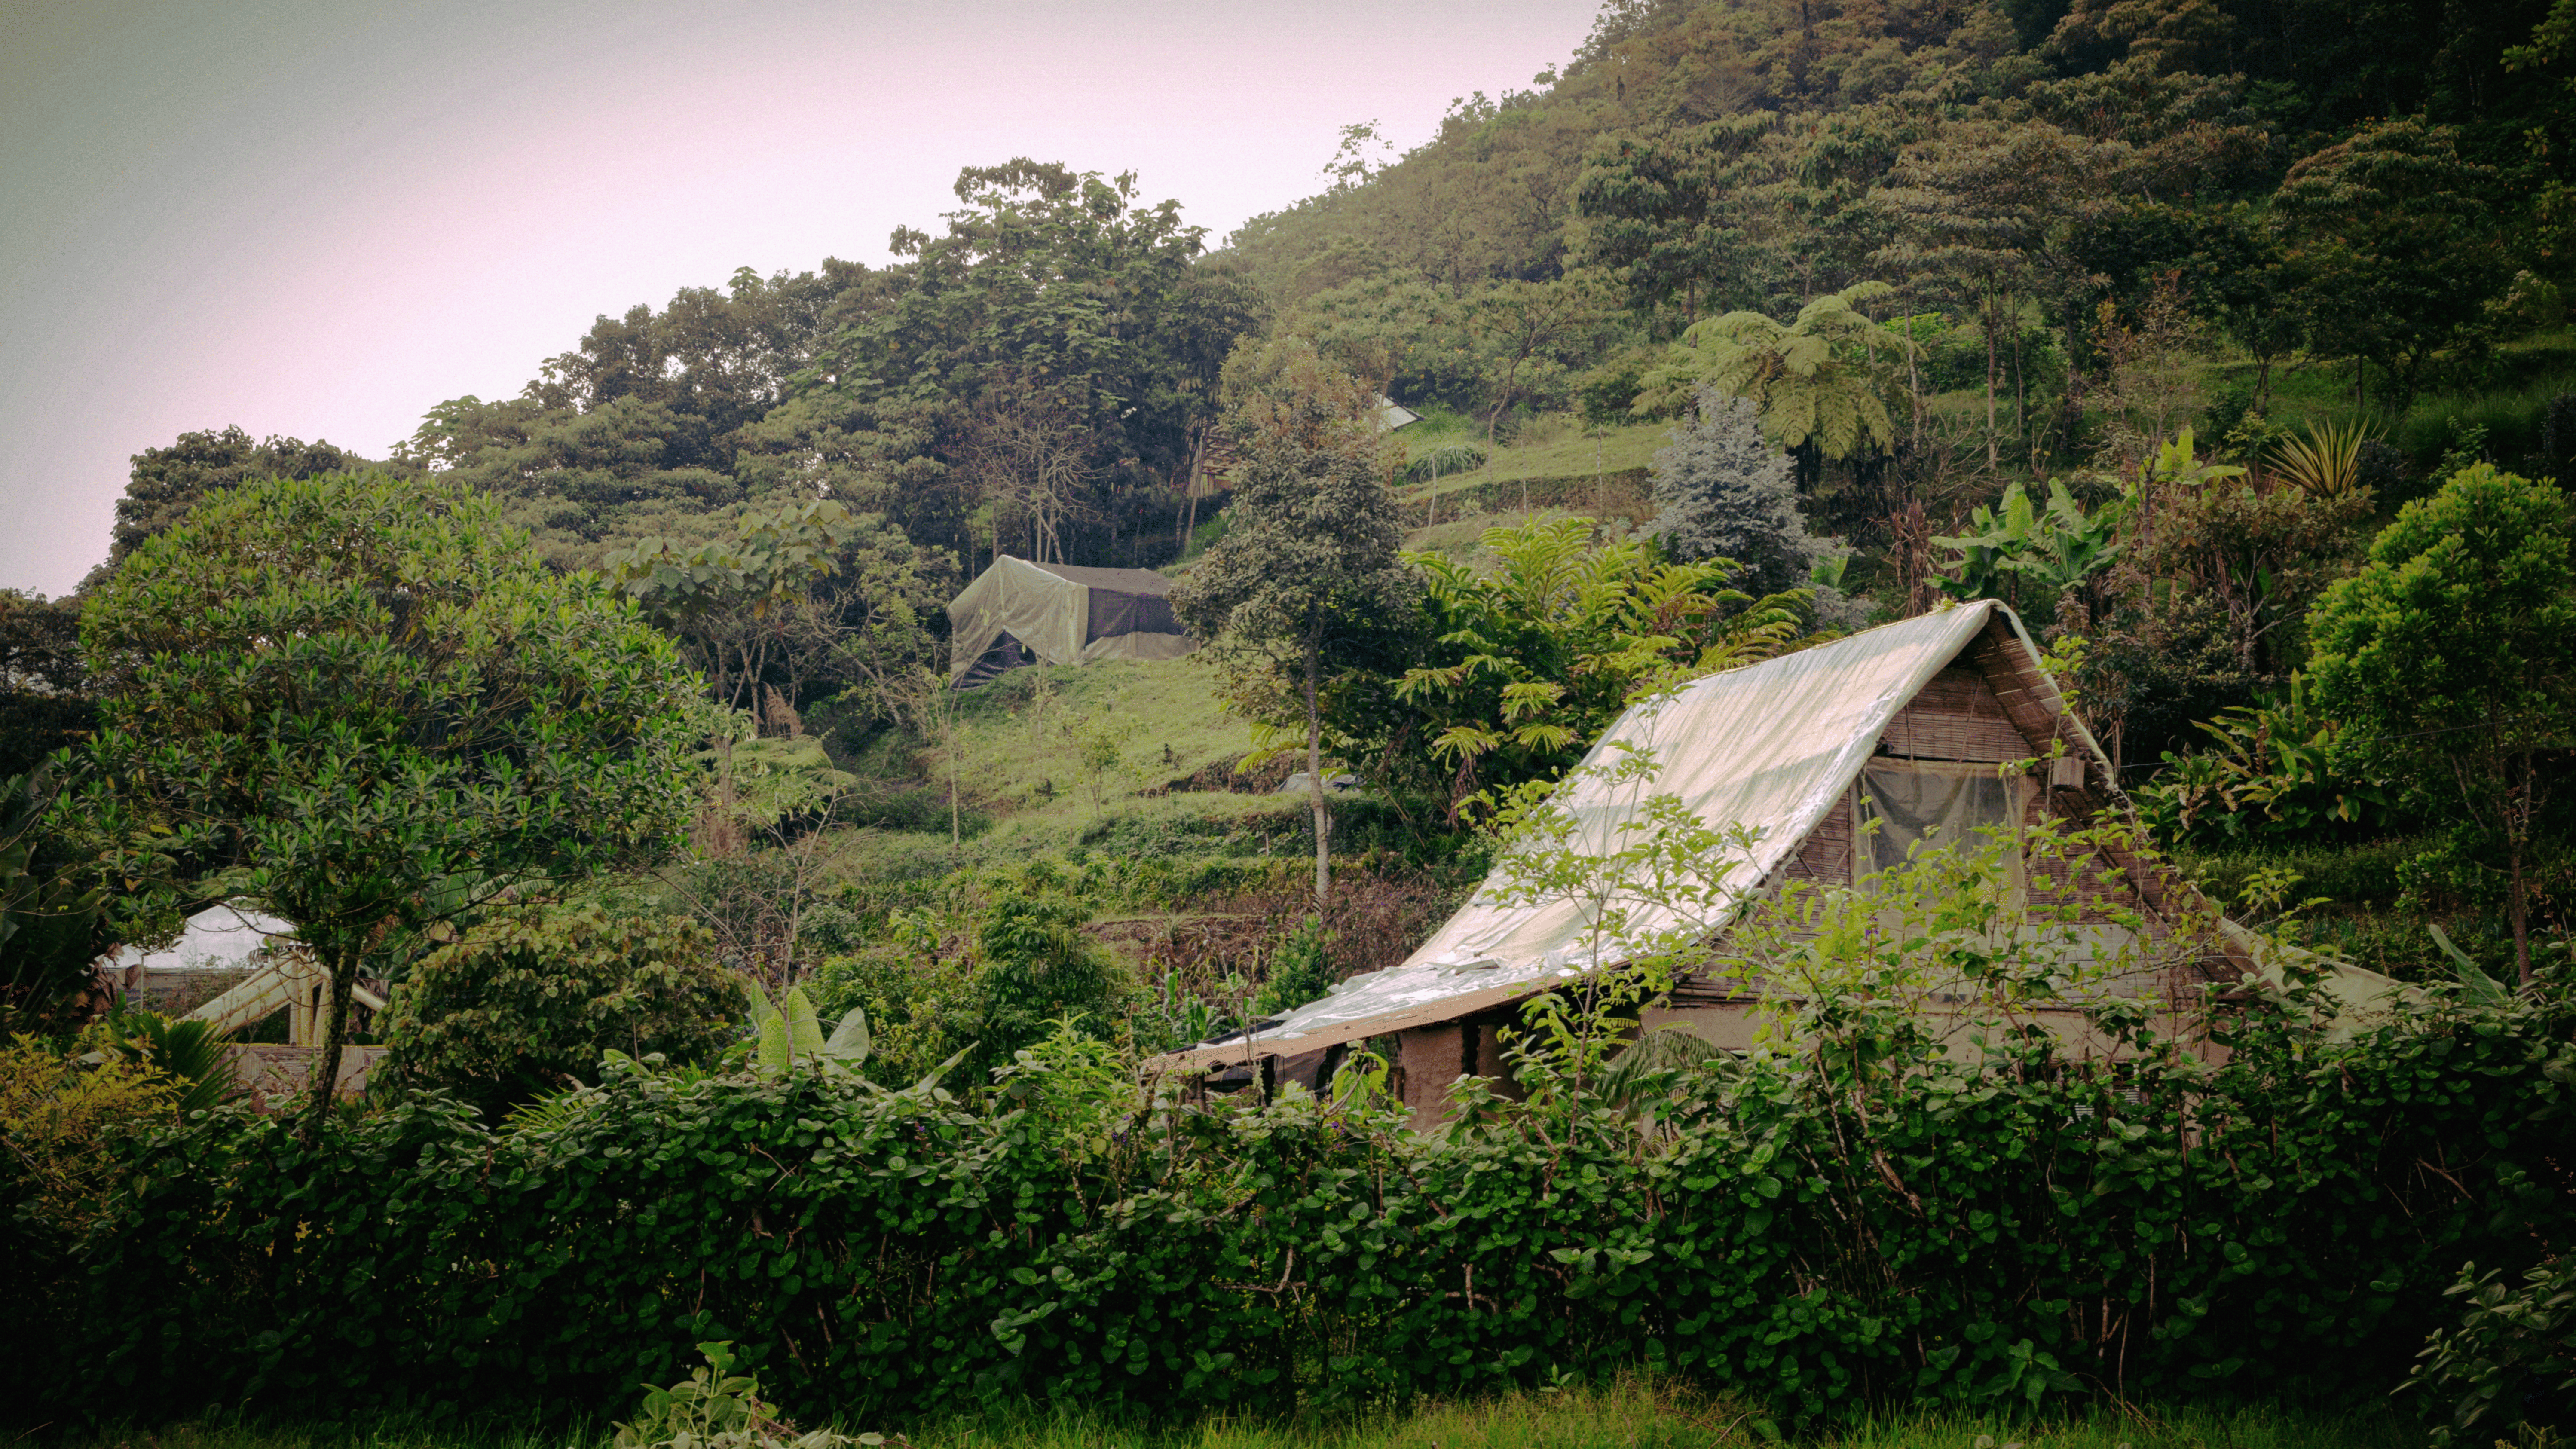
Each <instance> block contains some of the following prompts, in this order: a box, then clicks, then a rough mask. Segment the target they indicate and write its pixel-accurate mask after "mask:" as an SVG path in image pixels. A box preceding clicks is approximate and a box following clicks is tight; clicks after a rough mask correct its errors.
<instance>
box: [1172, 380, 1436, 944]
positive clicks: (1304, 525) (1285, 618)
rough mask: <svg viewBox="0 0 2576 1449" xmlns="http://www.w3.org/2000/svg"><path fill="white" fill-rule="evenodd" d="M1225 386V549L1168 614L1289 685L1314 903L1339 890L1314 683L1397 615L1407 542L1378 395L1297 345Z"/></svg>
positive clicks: (1184, 582)
mask: <svg viewBox="0 0 2576 1449" xmlns="http://www.w3.org/2000/svg"><path fill="white" fill-rule="evenodd" d="M1227 373H1228V377H1227V382H1228V385H1229V389H1230V390H1231V391H1232V392H1233V393H1234V394H1235V396H1236V399H1237V401H1236V404H1235V407H1234V409H1233V415H1232V418H1231V420H1230V421H1231V425H1232V428H1233V430H1234V433H1235V438H1236V446H1237V448H1238V449H1239V452H1240V456H1241V458H1242V463H1241V465H1240V469H1239V471H1238V473H1237V474H1236V480H1235V487H1234V504H1233V508H1232V511H1231V514H1230V515H1229V520H1228V523H1227V526H1226V534H1225V537H1224V538H1223V539H1222V540H1220V541H1219V542H1218V543H1217V545H1216V547H1215V548H1213V549H1211V550H1210V551H1209V553H1208V556H1207V557H1206V558H1204V559H1202V560H1200V562H1199V565H1198V567H1197V568H1196V569H1194V570H1192V571H1191V572H1190V573H1189V574H1187V575H1185V576H1184V577H1183V578H1182V579H1181V581H1180V582H1179V583H1178V584H1177V585H1175V586H1174V587H1173V590H1172V611H1173V612H1174V613H1175V614H1177V615H1178V616H1179V617H1180V619H1181V620H1182V622H1184V623H1186V624H1188V625H1189V626H1190V630H1191V632H1192V633H1195V634H1197V635H1199V636H1200V637H1201V638H1203V639H1211V640H1213V641H1215V642H1216V644H1217V645H1218V647H1219V649H1220V650H1221V651H1223V654H1222V655H1221V657H1224V656H1231V658H1232V659H1233V660H1234V661H1235V662H1236V663H1237V664H1238V665H1240V664H1245V663H1255V664H1258V665H1266V666H1268V667H1270V668H1273V669H1285V670H1288V671H1291V672H1292V673H1293V676H1294V682H1293V686H1292V687H1294V688H1296V689H1297V691H1298V696H1299V700H1300V703H1301V705H1302V707H1303V714H1304V717H1305V724H1306V770H1307V780H1308V784H1309V786H1310V789H1311V795H1312V801H1313V809H1314V821H1315V897H1316V899H1317V900H1322V899H1324V898H1326V897H1327V896H1329V895H1331V893H1332V888H1333V864H1332V839H1333V815H1332V805H1331V802H1330V799H1329V797H1328V794H1327V791H1326V789H1325V782H1324V757H1323V715H1322V711H1321V709H1320V707H1319V705H1318V702H1317V695H1316V691H1317V686H1318V678H1319V676H1320V675H1321V673H1322V670H1323V665H1324V662H1325V661H1324V655H1325V651H1326V646H1327V643H1328V642H1329V641H1330V640H1331V638H1332V636H1333V634H1334V632H1335V631H1336V630H1337V629H1341V628H1347V627H1349V626H1350V625H1351V624H1352V623H1353V621H1354V620H1365V619H1366V618H1367V617H1368V616H1370V615H1371V614H1377V615H1381V616H1384V615H1391V614H1392V613H1393V612H1394V611H1395V610H1396V609H1397V608H1399V607H1400V606H1401V605H1402V603H1403V601H1404V597H1405V594H1406V592H1407V589H1408V588H1409V586H1410V585H1409V581H1408V579H1407V576H1406V574H1405V571H1404V570H1403V568H1402V567H1401V566H1400V565H1399V564H1398V562H1397V559H1396V548H1397V545H1398V543H1399V542H1401V540H1402V538H1403V529H1402V526H1401V525H1400V524H1398V523H1397V521H1396V516H1395V504H1394V502H1393V500H1392V499H1390V498H1389V497H1388V496H1387V489H1386V467H1385V463H1384V461H1383V459H1382V457H1381V436H1380V433H1379V427H1380V424H1379V421H1378V403H1377V389H1376V388H1375V387H1373V386H1372V385H1370V384H1369V383H1366V382H1363V381H1362V380H1360V379H1358V378H1355V377H1352V376H1351V375H1350V374H1348V373H1346V372H1341V371H1339V370H1337V369H1335V368H1333V367H1331V366H1330V365H1329V364H1327V363H1325V362H1324V361H1323V360H1322V359H1321V358H1319V357H1318V356H1317V355H1316V353H1315V349H1314V347H1313V346H1312V345H1311V344H1309V343H1307V342H1305V341H1304V340H1302V339H1298V338H1290V339H1288V340H1286V341H1284V342H1279V343H1273V344H1272V345H1271V346H1269V347H1268V348H1265V349H1263V350H1261V351H1260V352H1259V353H1254V354H1249V355H1246V354H1238V357H1237V360H1236V362H1235V363H1232V364H1229V365H1228V368H1227Z"/></svg>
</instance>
